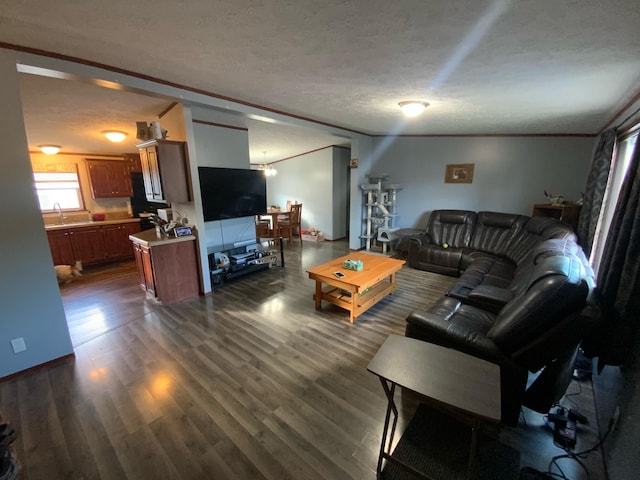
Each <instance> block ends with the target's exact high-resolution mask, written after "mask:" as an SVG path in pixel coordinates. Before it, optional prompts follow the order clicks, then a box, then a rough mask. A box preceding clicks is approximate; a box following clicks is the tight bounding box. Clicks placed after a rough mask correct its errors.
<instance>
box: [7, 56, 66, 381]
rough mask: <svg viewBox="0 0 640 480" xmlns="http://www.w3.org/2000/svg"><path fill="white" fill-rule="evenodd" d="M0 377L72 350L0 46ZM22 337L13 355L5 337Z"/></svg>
mask: <svg viewBox="0 0 640 480" xmlns="http://www.w3.org/2000/svg"><path fill="white" fill-rule="evenodd" d="M0 78H2V88H1V89H0V105H2V109H1V112H0V143H1V144H2V153H0V171H1V172H2V174H1V175H0V192H1V193H0V195H1V196H0V215H1V216H2V221H3V224H4V225H5V228H4V232H3V234H2V235H1V236H0V251H1V252H2V268H0V377H4V376H7V375H10V374H13V373H16V372H19V371H21V370H25V369H27V368H30V367H33V366H35V365H39V364H41V363H45V362H48V361H51V360H54V359H56V358H60V357H63V356H65V355H68V354H70V353H72V352H73V347H72V345H71V339H70V338H69V330H68V328H67V322H66V319H65V315H64V310H63V308H62V300H61V297H60V291H59V289H58V284H57V282H56V277H55V273H54V270H53V261H52V259H51V253H50V250H49V243H48V242H47V236H46V233H45V230H44V223H43V220H42V215H41V213H40V209H39V207H38V203H37V200H36V194H35V189H34V185H33V175H32V170H31V163H30V158H29V149H28V144H27V136H26V133H25V129H24V120H23V117H22V105H21V102H20V98H21V97H20V90H19V87H18V74H17V71H16V63H15V60H14V59H13V56H11V55H8V54H6V53H5V52H3V51H0ZM18 337H22V338H24V341H25V344H26V346H27V350H26V351H24V352H21V353H17V354H14V353H13V350H12V348H11V343H10V341H11V340H12V339H15V338H18Z"/></svg>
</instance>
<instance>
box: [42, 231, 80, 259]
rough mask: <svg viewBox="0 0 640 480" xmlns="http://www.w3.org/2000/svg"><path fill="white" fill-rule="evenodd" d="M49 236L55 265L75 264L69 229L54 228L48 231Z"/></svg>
mask: <svg viewBox="0 0 640 480" xmlns="http://www.w3.org/2000/svg"><path fill="white" fill-rule="evenodd" d="M47 238H48V239H49V248H50V249H51V257H52V258H53V264H54V265H73V264H74V263H76V258H75V255H74V254H73V246H72V245H71V238H69V231H68V230H52V231H50V232H47Z"/></svg>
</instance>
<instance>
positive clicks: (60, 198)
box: [33, 170, 84, 213]
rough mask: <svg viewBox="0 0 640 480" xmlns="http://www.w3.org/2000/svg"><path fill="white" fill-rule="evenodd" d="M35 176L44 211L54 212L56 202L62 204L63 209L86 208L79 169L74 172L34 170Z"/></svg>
mask: <svg viewBox="0 0 640 480" xmlns="http://www.w3.org/2000/svg"><path fill="white" fill-rule="evenodd" d="M33 178H34V180H35V186H36V194H37V196H38V201H39V202H40V210H41V211H42V212H44V213H49V212H53V211H54V204H56V203H57V204H59V205H60V207H61V208H62V210H67V211H69V210H84V202H83V201H82V190H80V180H79V179H78V171H77V170H76V171H73V172H34V174H33Z"/></svg>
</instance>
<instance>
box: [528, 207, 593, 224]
mask: <svg viewBox="0 0 640 480" xmlns="http://www.w3.org/2000/svg"><path fill="white" fill-rule="evenodd" d="M581 208H582V206H581V205H576V204H575V203H561V204H560V205H551V204H550V203H548V204H540V203H539V204H536V205H534V206H533V212H532V213H531V215H532V216H533V217H551V218H557V219H558V220H560V221H561V222H564V223H567V224H569V225H571V226H572V227H573V230H574V231H576V230H577V228H578V219H579V218H580V209H581Z"/></svg>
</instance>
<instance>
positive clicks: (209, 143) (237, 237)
mask: <svg viewBox="0 0 640 480" xmlns="http://www.w3.org/2000/svg"><path fill="white" fill-rule="evenodd" d="M190 116H191V117H192V118H193V120H200V121H208V122H212V121H213V119H215V123H217V124H216V125H210V124H203V123H198V122H193V121H192V122H191V123H190V126H189V127H188V129H187V130H188V131H190V132H192V140H191V142H190V144H192V145H193V146H194V155H193V159H192V173H193V187H194V188H193V191H194V198H195V202H196V203H197V205H195V216H196V219H195V221H196V225H197V227H198V232H199V245H200V250H201V252H202V253H201V261H202V270H203V278H202V280H203V285H204V291H205V292H210V291H211V279H210V277H209V275H208V270H209V267H208V260H207V254H208V253H211V252H216V251H220V250H227V249H230V248H233V247H234V246H236V245H238V244H242V243H246V242H248V241H252V240H254V239H255V221H254V218H253V217H242V218H233V219H229V220H220V221H213V222H205V221H204V217H203V215H202V204H201V200H200V199H201V193H200V184H199V179H198V175H197V167H224V168H246V169H249V168H250V165H249V134H248V131H247V129H245V128H239V127H237V126H236V125H237V116H235V115H227V117H226V118H225V116H224V114H221V113H220V112H215V111H207V110H206V109H202V108H197V109H192V110H191V111H190ZM225 120H228V126H223V125H224V124H222V123H221V122H224V121H225Z"/></svg>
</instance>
